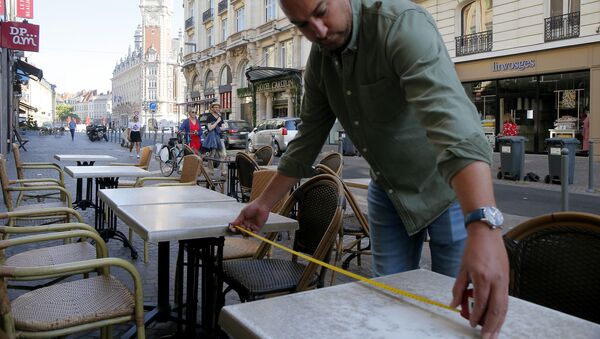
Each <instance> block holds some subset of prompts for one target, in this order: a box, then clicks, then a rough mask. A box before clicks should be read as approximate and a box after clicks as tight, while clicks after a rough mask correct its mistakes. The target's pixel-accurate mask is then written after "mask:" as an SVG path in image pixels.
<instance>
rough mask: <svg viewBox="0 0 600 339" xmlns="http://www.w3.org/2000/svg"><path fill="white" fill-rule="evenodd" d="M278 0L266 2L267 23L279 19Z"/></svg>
mask: <svg viewBox="0 0 600 339" xmlns="http://www.w3.org/2000/svg"><path fill="white" fill-rule="evenodd" d="M275 3H276V0H265V22H269V21H271V20H275V19H276V17H277V9H276V8H275Z"/></svg>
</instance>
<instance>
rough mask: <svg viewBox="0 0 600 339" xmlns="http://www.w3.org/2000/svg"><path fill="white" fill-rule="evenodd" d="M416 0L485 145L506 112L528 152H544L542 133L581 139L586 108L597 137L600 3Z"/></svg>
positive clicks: (599, 123)
mask: <svg viewBox="0 0 600 339" xmlns="http://www.w3.org/2000/svg"><path fill="white" fill-rule="evenodd" d="M416 2H417V3H418V4H420V5H422V6H423V7H425V8H426V9H427V10H428V11H429V12H430V13H431V14H432V15H433V17H434V18H435V19H436V22H437V25H438V28H439V30H440V33H441V35H442V38H443V40H444V42H445V43H446V47H447V48H448V51H449V53H450V56H451V57H452V58H453V61H454V63H455V65H456V70H457V73H458V75H459V78H460V80H461V81H462V82H463V85H464V87H465V90H466V91H467V94H468V95H470V97H471V99H472V100H473V103H474V104H475V106H476V107H477V110H478V111H479V113H480V116H481V118H482V124H483V126H484V130H485V131H486V134H487V135H488V137H489V140H490V142H491V144H492V145H493V138H494V136H495V135H497V134H498V133H500V131H501V130H502V124H503V119H504V115H505V114H509V115H511V116H512V117H513V118H514V119H515V120H516V123H517V125H519V133H520V135H522V136H524V137H526V138H527V139H528V141H527V142H526V144H525V150H526V151H527V152H538V153H541V152H545V139H546V138H549V137H574V138H577V139H579V140H580V141H583V140H582V139H583V120H584V118H585V116H586V114H589V122H590V130H589V138H590V139H592V140H594V139H595V140H598V139H600V96H598V95H597V94H598V92H599V91H600V1H598V0H570V1H567V0H518V1H509V0H495V1H492V0H467V1H459V2H456V1H448V0H425V1H416ZM594 93H595V94H596V95H593V94H594ZM581 147H582V145H579V149H580V148H581Z"/></svg>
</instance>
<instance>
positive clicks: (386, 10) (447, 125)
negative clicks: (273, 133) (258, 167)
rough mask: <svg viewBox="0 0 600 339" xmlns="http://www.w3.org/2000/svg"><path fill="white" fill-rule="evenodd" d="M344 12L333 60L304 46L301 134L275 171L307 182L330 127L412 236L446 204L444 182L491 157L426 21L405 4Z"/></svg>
mask: <svg viewBox="0 0 600 339" xmlns="http://www.w3.org/2000/svg"><path fill="white" fill-rule="evenodd" d="M350 3H351V6H352V35H351V38H350V41H349V43H348V44H347V46H346V48H345V49H344V50H343V51H342V52H341V53H340V54H337V55H336V54H332V53H329V52H328V51H326V50H324V49H322V48H320V47H319V46H318V45H316V44H313V47H312V50H311V52H310V56H309V58H308V62H307V65H306V72H305V94H304V98H303V105H302V112H301V115H300V117H301V119H302V124H301V125H300V127H299V132H298V134H297V135H296V138H295V139H294V140H293V141H292V142H290V144H289V145H288V150H287V151H286V153H285V154H284V156H283V157H282V158H281V161H280V163H279V169H278V170H279V171H280V172H281V173H282V174H284V175H287V176H292V177H306V176H310V175H312V174H313V170H312V168H311V165H312V164H313V162H314V160H315V159H316V157H317V156H318V154H319V152H320V150H321V148H322V146H323V143H324V141H325V140H326V138H327V136H328V133H329V131H330V130H331V128H332V126H333V123H334V122H335V119H336V117H337V118H338V120H339V121H340V123H341V124H342V126H343V127H344V129H345V131H346V133H347V135H349V136H350V138H351V139H352V141H353V143H354V144H355V146H356V147H357V148H358V150H359V151H360V153H361V154H362V156H363V157H364V158H365V159H366V160H367V162H368V163H369V165H370V166H371V178H372V180H374V181H375V182H376V183H377V184H378V185H379V186H380V187H381V188H383V189H385V191H386V192H387V193H388V196H389V197H390V199H391V201H392V202H393V204H394V206H395V208H396V211H397V212H398V214H399V216H400V218H401V220H402V222H403V223H404V225H405V227H406V230H407V232H408V233H409V234H414V233H416V232H418V231H419V230H421V229H423V228H424V227H426V226H427V225H429V224H430V223H431V222H432V221H433V220H435V219H436V218H437V217H438V216H439V215H440V214H441V213H443V212H444V211H445V210H446V209H447V208H448V207H449V206H450V204H451V203H452V202H453V201H454V200H455V195H454V192H453V191H452V189H451V187H450V185H449V182H450V180H451V179H452V177H453V176H454V175H455V174H456V173H457V172H458V171H459V170H461V169H462V168H464V167H465V166H467V165H468V164H470V163H472V162H473V161H477V160H480V161H484V162H487V163H488V164H489V163H491V160H490V159H491V151H490V148H489V146H488V144H487V142H486V139H485V137H484V134H483V131H482V128H481V124H480V121H479V117H478V115H477V112H476V109H475V107H474V106H473V104H472V103H471V101H470V100H469V99H468V98H467V96H466V94H465V91H464V89H463V87H462V85H461V84H460V81H459V80H458V76H457V75H456V71H455V69H454V65H453V63H452V61H451V60H450V56H449V55H448V52H447V51H446V48H445V46H444V43H443V41H442V38H441V37H440V35H439V34H438V32H437V29H436V26H435V20H434V19H433V18H432V17H431V16H430V15H429V14H428V13H427V11H426V10H424V9H423V8H421V7H420V6H418V5H415V4H413V3H412V2H409V1H374V0H351V1H350Z"/></svg>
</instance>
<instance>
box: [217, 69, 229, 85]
mask: <svg viewBox="0 0 600 339" xmlns="http://www.w3.org/2000/svg"><path fill="white" fill-rule="evenodd" d="M230 83H231V70H230V69H229V66H225V67H223V70H221V79H220V80H219V86H223V85H229V84H230Z"/></svg>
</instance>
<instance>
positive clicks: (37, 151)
mask: <svg viewBox="0 0 600 339" xmlns="http://www.w3.org/2000/svg"><path fill="white" fill-rule="evenodd" d="M26 137H27V138H28V139H29V140H30V141H29V143H28V144H27V145H26V147H27V149H28V151H27V152H24V151H21V156H22V159H23V161H26V162H57V161H56V160H54V158H53V155H54V154H59V153H63V154H79V153H83V154H109V155H112V156H114V157H116V158H117V162H131V163H132V164H133V163H136V162H137V159H135V157H133V158H130V156H129V150H128V149H126V148H123V147H121V146H120V145H119V144H118V143H115V142H112V140H113V139H112V136H111V141H110V142H105V141H97V142H90V141H89V140H88V139H87V137H86V136H85V134H84V133H76V137H75V141H71V140H70V138H69V136H68V133H66V134H65V135H64V136H61V137H55V136H43V137H42V136H38V135H37V134H34V133H33V132H28V133H27V134H26ZM168 137H169V135H165V140H168ZM161 139H162V138H161V137H158V138H157V142H158V143H160V142H161ZM154 144H155V142H154V140H152V139H150V140H148V139H146V140H144V142H143V145H144V146H146V145H154ZM324 150H336V146H325V147H324ZM344 161H345V166H352V165H353V164H354V163H357V162H358V161H362V159H360V158H358V157H346V158H345V160H344ZM98 164H100V163H98ZM61 165H74V164H63V163H61ZM494 166H495V168H497V167H498V166H499V155H498V154H497V153H496V154H494ZM525 167H526V172H529V171H533V172H535V173H537V174H538V175H540V176H542V178H543V175H545V173H546V172H547V156H545V155H527V156H526V164H525ZM8 168H9V177H10V178H16V171H15V167H14V160H13V158H12V154H9V155H8ZM150 171H153V172H156V174H157V175H160V173H159V169H158V163H157V162H156V160H152V161H151V165H150ZM26 174H27V176H28V177H30V178H43V177H55V176H56V174H55V172H52V171H49V170H34V171H28V172H27V173H26ZM363 176H368V172H365V173H364V175H363ZM596 176H597V177H598V178H596V182H600V175H598V173H596ZM495 182H497V183H498V182H500V183H502V184H508V185H525V186H529V187H535V188H543V189H550V190H556V189H560V186H559V185H546V184H543V183H531V182H518V183H512V182H507V181H505V180H503V181H498V180H496V179H495ZM65 183H66V186H67V188H68V189H69V191H70V192H72V194H73V196H74V194H75V180H74V179H72V178H70V177H66V178H65ZM586 187H587V158H579V157H578V158H577V163H576V176H575V185H573V187H572V191H573V192H577V193H585V194H597V193H586V192H585V191H586V190H585V188H586ZM353 191H354V193H355V195H356V199H357V200H358V202H359V204H360V205H361V206H362V207H363V208H364V207H365V206H366V192H365V190H353ZM2 209H3V210H5V207H4V205H2ZM80 212H81V213H82V215H83V216H84V218H85V220H86V221H87V222H88V223H90V224H93V220H94V213H93V209H87V210H86V211H80ZM506 219H507V225H508V227H507V229H510V228H511V227H513V226H515V225H517V224H518V223H520V222H521V221H523V220H524V219H525V218H523V217H519V216H513V215H510V214H507V215H506ZM344 222H347V223H356V219H355V218H354V216H353V215H352V214H351V213H348V212H347V215H346V216H345V219H344ZM118 228H119V229H120V230H121V231H122V232H124V233H125V234H127V226H126V225H125V224H123V223H122V222H121V221H119V223H118ZM347 240H352V239H347ZM282 242H283V244H284V245H290V240H288V239H287V237H285V236H284V237H283V240H282ZM133 244H134V246H135V247H136V248H137V249H138V250H139V251H140V259H139V260H132V259H131V257H130V252H129V250H128V249H126V248H124V247H123V246H122V244H121V243H120V242H117V241H115V240H110V241H109V242H108V246H109V254H110V255H111V256H114V257H119V258H123V259H126V260H129V261H131V262H132V263H133V264H134V265H135V266H136V268H137V269H138V270H139V272H140V274H141V276H142V279H143V286H144V300H145V301H146V302H147V303H149V304H153V303H155V302H156V295H157V290H156V289H157V265H156V264H157V252H158V251H157V249H158V248H157V246H156V244H152V243H151V244H149V257H150V260H149V262H148V263H147V264H145V263H144V262H143V260H141V257H142V255H141V254H142V253H141V250H142V248H143V244H142V241H141V239H140V238H139V237H134V241H133ZM364 245H366V243H365V244H364ZM10 253H14V251H13V250H11V251H9V253H8V254H9V255H10ZM176 255H177V245H176V244H171V263H172V264H171V272H170V275H171V280H170V281H171V282H173V281H174V269H175V265H174V262H175V260H176ZM274 256H275V257H286V258H287V255H286V254H284V253H281V252H279V251H278V250H276V251H275V252H274ZM370 260H371V258H370V257H369V256H366V257H364V258H363V260H362V265H361V266H357V264H356V260H354V261H352V263H351V264H350V267H349V270H350V271H352V272H355V273H358V274H361V275H364V276H368V277H370V276H371V268H370V266H371V262H370ZM421 267H422V268H426V269H429V268H430V267H431V259H430V256H429V249H428V246H427V243H426V244H425V246H424V248H423V256H422V260H421ZM112 273H113V274H114V275H115V276H117V277H118V278H120V279H121V280H122V281H124V282H125V283H127V284H128V286H130V287H131V281H130V278H129V277H128V275H127V273H126V272H124V271H122V270H119V269H114V270H113V271H112ZM327 281H329V279H327ZM348 281H351V279H350V278H347V277H345V276H339V275H338V276H337V279H336V280H335V284H341V283H345V282H348ZM172 285H173V284H172V283H171V286H172ZM448 293H449V294H450V291H448ZM17 294H18V292H15V291H11V292H10V295H11V298H13V297H15V296H16V295H17ZM449 299H450V296H449ZM171 300H172V293H171ZM235 303H239V299H238V298H237V296H236V295H235V293H229V294H228V295H227V299H226V304H228V305H229V304H235ZM127 328H128V326H118V327H116V328H115V332H114V333H115V335H119V334H120V333H122V332H123V331H124V330H126V329H127ZM173 329H174V323H173V322H167V323H155V324H152V325H150V326H149V327H148V328H147V336H148V338H159V337H161V336H163V335H166V334H169V333H171V332H173ZM98 336H99V332H95V333H88V334H84V335H81V336H79V337H82V338H83V337H86V338H87V337H98Z"/></svg>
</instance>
